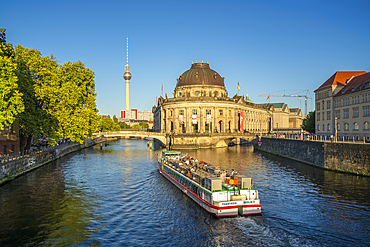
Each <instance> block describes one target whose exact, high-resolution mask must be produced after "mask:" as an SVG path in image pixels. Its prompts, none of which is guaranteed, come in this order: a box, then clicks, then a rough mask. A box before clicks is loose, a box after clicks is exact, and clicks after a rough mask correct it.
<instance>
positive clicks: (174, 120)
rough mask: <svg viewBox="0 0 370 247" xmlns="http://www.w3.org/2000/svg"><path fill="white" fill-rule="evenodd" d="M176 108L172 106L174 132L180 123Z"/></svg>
mask: <svg viewBox="0 0 370 247" xmlns="http://www.w3.org/2000/svg"><path fill="white" fill-rule="evenodd" d="M178 112H179V110H178V108H174V109H173V114H174V115H173V130H174V131H175V133H176V134H177V133H179V125H180V122H179V115H178Z"/></svg>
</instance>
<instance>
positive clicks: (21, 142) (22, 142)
mask: <svg viewBox="0 0 370 247" xmlns="http://www.w3.org/2000/svg"><path fill="white" fill-rule="evenodd" d="M26 141H27V138H26V136H25V135H23V134H19V150H20V151H21V152H23V151H24V150H25V147H24V146H25V145H26Z"/></svg>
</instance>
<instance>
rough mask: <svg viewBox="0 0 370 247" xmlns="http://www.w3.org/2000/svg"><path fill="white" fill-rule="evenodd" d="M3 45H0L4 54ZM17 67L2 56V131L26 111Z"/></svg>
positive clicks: (0, 75)
mask: <svg viewBox="0 0 370 247" xmlns="http://www.w3.org/2000/svg"><path fill="white" fill-rule="evenodd" d="M2 47H3V44H0V53H2ZM16 68H17V65H16V64H15V63H14V62H13V61H12V59H11V58H9V57H6V56H3V55H1V54H0V123H1V124H0V130H2V129H3V128H4V124H5V125H7V126H10V125H11V124H12V123H13V122H14V121H15V120H16V116H17V115H18V114H19V113H21V112H23V111H24V104H23V101H22V93H21V92H20V91H19V88H18V84H17V81H18V78H17V76H16Z"/></svg>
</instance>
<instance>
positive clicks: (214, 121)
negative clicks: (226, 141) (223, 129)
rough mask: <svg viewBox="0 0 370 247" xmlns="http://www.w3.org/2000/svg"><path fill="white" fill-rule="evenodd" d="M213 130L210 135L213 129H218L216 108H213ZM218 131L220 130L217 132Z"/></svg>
mask: <svg viewBox="0 0 370 247" xmlns="http://www.w3.org/2000/svg"><path fill="white" fill-rule="evenodd" d="M212 128H213V130H212V133H213V132H215V131H214V130H215V129H218V126H217V113H216V107H213V126H212ZM218 131H220V130H218Z"/></svg>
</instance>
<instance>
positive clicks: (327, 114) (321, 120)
mask: <svg viewBox="0 0 370 247" xmlns="http://www.w3.org/2000/svg"><path fill="white" fill-rule="evenodd" d="M369 108H370V73H367V72H366V71H338V72H336V73H335V74H334V75H333V76H331V77H330V78H329V79H328V80H327V81H326V82H324V84H322V85H321V86H320V87H319V88H318V89H316V90H315V109H316V118H315V123H316V134H317V135H318V136H321V137H325V138H329V137H330V136H331V135H333V136H335V135H337V137H338V139H339V140H363V139H364V138H370V133H369V121H370V114H369Z"/></svg>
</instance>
